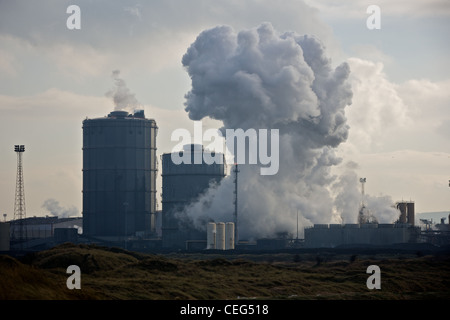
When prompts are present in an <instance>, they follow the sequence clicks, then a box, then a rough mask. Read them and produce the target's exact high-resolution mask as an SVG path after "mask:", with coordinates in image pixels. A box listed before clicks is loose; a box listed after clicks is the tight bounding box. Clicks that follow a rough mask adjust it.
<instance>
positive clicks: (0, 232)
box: [0, 222, 10, 251]
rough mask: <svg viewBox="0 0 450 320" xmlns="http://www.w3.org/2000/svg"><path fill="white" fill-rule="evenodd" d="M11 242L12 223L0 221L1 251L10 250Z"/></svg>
mask: <svg viewBox="0 0 450 320" xmlns="http://www.w3.org/2000/svg"><path fill="white" fill-rule="evenodd" d="M9 243H10V224H9V222H0V251H9V249H10V247H9Z"/></svg>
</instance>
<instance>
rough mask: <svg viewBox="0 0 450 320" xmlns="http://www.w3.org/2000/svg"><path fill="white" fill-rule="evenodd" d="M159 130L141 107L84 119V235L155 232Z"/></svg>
mask: <svg viewBox="0 0 450 320" xmlns="http://www.w3.org/2000/svg"><path fill="white" fill-rule="evenodd" d="M157 129H158V128H157V126H156V122H155V120H153V119H146V118H145V115H144V111H143V110H139V111H136V112H135V113H134V114H130V113H128V112H127V111H113V112H111V113H110V114H108V116H106V117H102V118H95V119H86V120H84V121H83V234H84V236H87V237H90V238H94V239H97V240H98V239H102V240H105V241H121V240H123V241H127V240H126V239H128V238H129V237H141V238H145V237H151V236H154V232H155V213H156V209H157V207H156V176H157V168H158V166H157V157H156V135H157Z"/></svg>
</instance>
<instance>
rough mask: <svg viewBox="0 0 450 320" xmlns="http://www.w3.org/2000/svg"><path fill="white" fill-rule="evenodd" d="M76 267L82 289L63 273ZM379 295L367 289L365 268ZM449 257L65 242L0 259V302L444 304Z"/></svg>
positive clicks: (448, 282)
mask: <svg viewBox="0 0 450 320" xmlns="http://www.w3.org/2000/svg"><path fill="white" fill-rule="evenodd" d="M72 264H75V265H78V266H79V267H80V269H81V290H69V289H67V288H66V280H67V277H68V276H69V275H68V274H66V268H67V267H68V266H69V265H72ZM371 264H376V265H378V266H379V267H380V268H381V290H369V289H367V287H366V280H367V278H368V276H369V275H368V274H366V269H367V267H368V266H369V265H371ZM449 275H450V257H449V256H448V255H443V256H442V255H441V256H424V257H414V256H412V257H400V258H399V257H395V256H394V257H382V258H380V257H375V259H369V258H367V257H363V258H355V257H354V256H353V257H349V256H348V257H334V258H333V259H330V258H327V259H323V258H318V256H317V255H312V254H309V255H307V254H305V255H298V254H297V255H294V254H287V253H285V254H272V255H265V256H264V255H242V256H220V255H217V256H213V255H209V256H208V255H192V256H190V255H184V256H181V255H180V256H177V255H167V256H163V255H152V254H140V253H136V252H129V251H125V250H121V249H113V248H103V247H97V246H86V245H77V246H76V245H71V244H65V245H62V246H58V247H55V248H53V249H50V250H46V251H42V252H39V253H35V254H33V255H30V256H27V257H25V258H23V259H21V261H18V260H17V259H13V258H11V257H9V256H0V279H1V281H0V299H50V300H54V299H58V300H61V299H120V300H129V299H169V300H172V299H206V300H210V299H236V298H257V299H314V300H317V299H340V300H341V299H348V300H352V299H449V298H450V280H449Z"/></svg>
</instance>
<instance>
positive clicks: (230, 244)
mask: <svg viewBox="0 0 450 320" xmlns="http://www.w3.org/2000/svg"><path fill="white" fill-rule="evenodd" d="M232 249H234V223H233V222H227V223H226V224H225V250H232Z"/></svg>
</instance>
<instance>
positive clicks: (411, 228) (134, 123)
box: [0, 110, 450, 251]
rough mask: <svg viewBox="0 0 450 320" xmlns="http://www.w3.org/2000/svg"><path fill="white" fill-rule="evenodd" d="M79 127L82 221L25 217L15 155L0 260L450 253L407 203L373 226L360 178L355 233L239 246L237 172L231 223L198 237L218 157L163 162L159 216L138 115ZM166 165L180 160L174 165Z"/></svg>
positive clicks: (149, 130) (153, 171)
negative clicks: (90, 254) (370, 250)
mask: <svg viewBox="0 0 450 320" xmlns="http://www.w3.org/2000/svg"><path fill="white" fill-rule="evenodd" d="M82 124H83V126H82V133H83V147H82V151H83V169H82V172H83V185H82V198H83V209H82V218H81V217H76V218H58V217H45V218H43V217H40V218H36V217H33V218H27V217H26V215H25V212H26V211H25V196H24V184H23V168H22V158H21V157H22V155H23V152H24V146H16V149H15V151H16V152H17V153H18V175H17V182H16V184H17V186H16V198H15V204H16V205H15V218H14V219H13V220H11V221H9V222H6V218H5V221H3V222H0V251H9V250H26V249H32V248H34V249H39V248H44V247H45V245H47V246H52V245H54V244H55V243H61V242H63V241H71V242H77V243H97V244H101V245H109V246H119V247H124V248H126V249H130V250H134V249H136V250H177V251H179V250H236V249H243V250H246V249H260V250H271V249H272V250H278V249H286V248H336V247H345V246H389V245H392V244H404V243H421V242H428V243H433V244H436V245H448V244H450V224H445V223H444V220H445V219H444V220H442V221H441V224H440V225H439V227H438V228H435V227H432V226H431V224H430V225H428V224H426V223H425V225H426V229H425V230H423V229H421V227H419V226H418V225H417V223H416V221H415V219H416V218H415V203H414V202H413V201H400V202H398V203H397V204H396V205H395V208H396V209H397V212H398V214H399V215H398V219H397V221H395V222H394V223H391V224H386V223H378V221H377V220H376V219H375V218H374V216H373V215H372V214H371V212H370V210H369V208H367V205H366V204H365V202H364V183H365V182H366V179H365V178H361V179H360V182H361V187H362V201H361V206H360V210H359V212H355V221H357V223H354V224H314V225H312V226H310V227H305V229H304V239H298V222H297V239H289V237H287V236H286V235H284V236H277V237H275V238H273V239H259V240H256V241H254V242H252V243H250V242H249V241H245V240H242V241H241V240H239V239H238V234H237V230H238V219H237V195H238V193H239V192H238V189H237V173H238V172H239V171H238V169H237V165H236V166H235V169H234V171H233V173H234V174H235V180H234V181H235V190H234V199H230V203H231V202H233V204H234V209H235V210H234V212H230V220H232V219H233V220H234V221H233V222H229V221H228V222H227V221H225V222H221V221H213V220H212V219H210V220H209V221H208V220H206V221H204V225H203V226H201V228H198V226H194V224H193V221H190V220H189V219H188V215H187V214H186V212H185V210H190V209H192V208H189V204H190V203H192V202H193V201H195V200H196V199H198V197H199V196H201V195H202V194H203V193H204V192H205V191H207V190H208V188H210V187H211V186H212V185H214V184H218V183H220V182H221V181H222V179H223V178H224V177H225V176H226V175H227V170H226V168H227V165H226V162H225V155H224V154H222V153H217V154H216V153H215V152H214V151H209V150H205V148H204V147H203V145H201V144H188V145H185V146H184V147H183V150H180V151H177V152H172V153H164V154H162V155H161V157H160V159H161V171H162V172H161V178H162V193H161V202H162V208H161V209H159V208H158V205H157V198H156V192H157V188H156V179H157V176H158V157H157V146H156V136H157V133H158V127H157V124H156V121H155V120H154V119H147V118H146V117H145V114H144V111H143V110H137V111H135V112H134V113H129V112H127V111H112V112H110V113H109V114H108V115H107V116H105V117H101V118H94V119H88V118H86V119H85V120H84V121H83V122H82ZM22 147H23V148H22ZM205 155H208V156H209V157H210V158H215V159H222V160H223V161H214V163H212V164H209V163H206V162H205V160H204V159H205ZM174 159H184V160H183V162H182V163H179V162H176V161H174ZM199 159H201V160H199ZM239 195H240V196H242V194H239ZM244 196H245V195H244ZM16 212H17V213H16ZM4 216H5V215H4ZM449 223H450V215H449ZM423 224H424V222H423V221H421V225H422V226H423ZM286 234H287V233H286ZM293 244H294V245H293Z"/></svg>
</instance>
